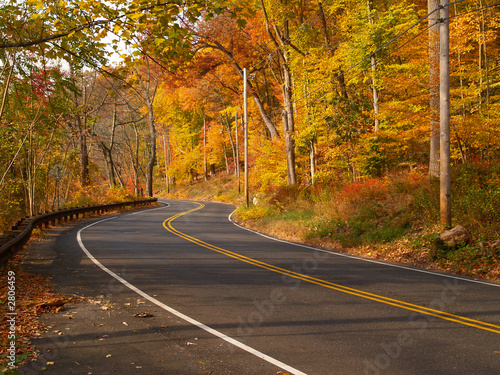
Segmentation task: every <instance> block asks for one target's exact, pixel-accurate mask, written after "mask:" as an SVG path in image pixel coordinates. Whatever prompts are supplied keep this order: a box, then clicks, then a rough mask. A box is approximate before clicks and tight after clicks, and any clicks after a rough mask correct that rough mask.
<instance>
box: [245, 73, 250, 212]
mask: <svg viewBox="0 0 500 375" xmlns="http://www.w3.org/2000/svg"><path fill="white" fill-rule="evenodd" d="M243 113H244V114H243V127H244V138H245V202H246V204H247V207H249V206H250V196H249V193H248V108H247V69H246V68H244V69H243Z"/></svg>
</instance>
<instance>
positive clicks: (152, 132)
mask: <svg viewBox="0 0 500 375" xmlns="http://www.w3.org/2000/svg"><path fill="white" fill-rule="evenodd" d="M148 107H149V114H148V125H149V136H150V142H151V143H150V145H149V148H150V154H149V160H148V165H147V168H146V194H147V195H148V196H149V197H152V196H153V171H154V166H155V163H156V127H155V120H154V113H153V103H152V101H149V102H148Z"/></svg>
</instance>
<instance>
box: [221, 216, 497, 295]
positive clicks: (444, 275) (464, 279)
mask: <svg viewBox="0 0 500 375" xmlns="http://www.w3.org/2000/svg"><path fill="white" fill-rule="evenodd" d="M234 212H235V211H233V212H231V214H229V217H228V219H229V221H230V222H231V223H233V224H234V225H236V226H237V227H238V228H241V229H244V230H247V231H249V232H252V233H255V234H258V235H259V236H262V237H264V238H267V239H270V240H273V241H277V242H282V243H286V244H289V245H294V246H298V247H303V248H306V249H310V250H315V251H320V252H323V253H328V254H332V255H336V256H339V257H344V258H350V259H355V260H359V261H363V262H369V263H375V264H380V265H383V266H388V267H394V268H402V269H405V270H409V271H414V272H420V273H427V274H429V275H434V276H441V277H447V278H449V279H456V280H462V281H467V282H470V283H477V284H483V285H488V286H494V287H497V288H498V287H500V284H495V283H490V282H487V281H480V280H475V279H467V278H465V277H460V276H453V275H447V274H443V273H438V272H432V271H426V270H422V269H418V268H412V267H407V266H402V265H399V264H392V263H386V262H380V261H377V260H373V259H367V258H362V257H358V256H355V255H350V254H343V253H339V252H336V251H330V250H326V249H322V248H320V247H313V246H308V245H303V244H300V243H296V242H290V241H286V240H282V239H279V238H276V237H271V236H268V235H266V234H263V233H260V232H257V231H255V230H253V229H248V228H245V227H243V226H241V225H239V224H237V223H236V222H234V221H233V219H232V216H233V214H234Z"/></svg>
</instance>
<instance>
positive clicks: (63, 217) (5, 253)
mask: <svg viewBox="0 0 500 375" xmlns="http://www.w3.org/2000/svg"><path fill="white" fill-rule="evenodd" d="M157 201H158V199H157V198H150V199H144V200H140V201H133V202H120V203H111V204H102V205H97V206H86V207H76V208H70V209H67V210H59V211H54V212H46V213H44V214H41V215H38V216H36V217H32V218H24V219H21V220H19V221H18V222H17V224H16V225H14V226H13V227H12V230H11V231H7V232H5V233H4V234H3V235H1V236H0V264H1V263H4V262H5V261H7V260H8V259H9V258H11V257H12V256H13V255H14V254H15V253H17V252H18V251H19V250H21V249H22V248H23V246H24V245H25V244H26V242H28V241H29V239H30V237H31V233H32V232H33V229H35V228H37V227H41V226H43V225H45V227H48V226H49V225H51V224H52V225H55V224H57V222H59V221H63V222H68V221H69V220H77V219H78V216H79V215H84V214H86V213H89V212H93V213H97V214H103V213H105V212H109V211H111V210H114V209H117V208H122V207H127V206H144V205H147V204H151V203H154V202H157Z"/></svg>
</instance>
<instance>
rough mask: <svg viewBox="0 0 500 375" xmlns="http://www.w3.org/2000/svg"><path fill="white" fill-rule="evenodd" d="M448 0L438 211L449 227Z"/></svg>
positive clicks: (442, 31) (444, 7) (443, 14)
mask: <svg viewBox="0 0 500 375" xmlns="http://www.w3.org/2000/svg"><path fill="white" fill-rule="evenodd" d="M449 14H450V13H449V7H448V0H441V6H440V23H441V24H440V27H439V39H440V57H439V70H440V88H439V101H440V113H439V116H440V156H439V159H440V213H441V215H440V216H441V225H442V226H443V227H445V228H450V227H451V171H450V169H451V168H450V164H451V162H450V52H449V49H450V48H449V44H450V18H449Z"/></svg>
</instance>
